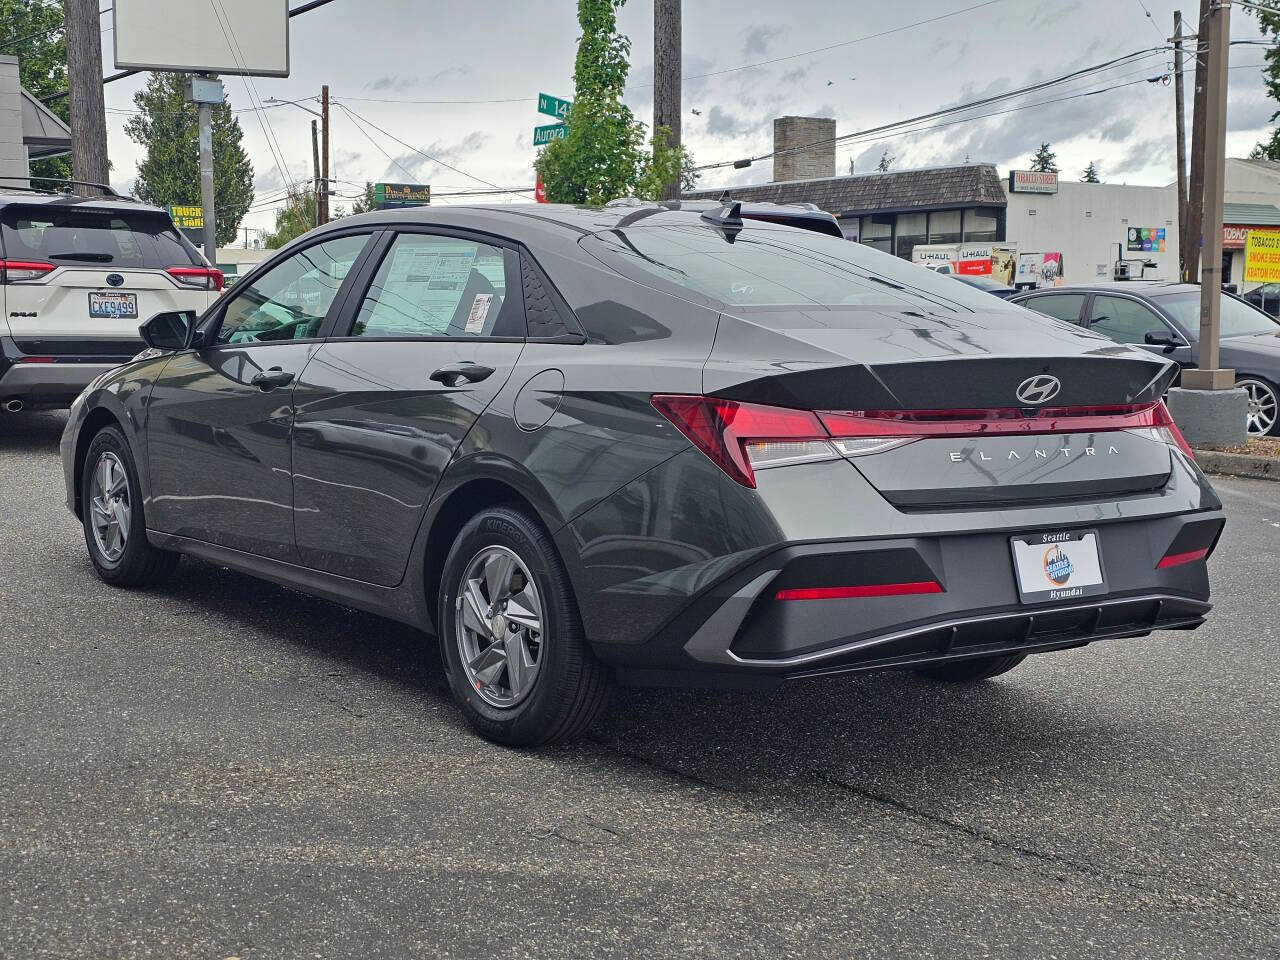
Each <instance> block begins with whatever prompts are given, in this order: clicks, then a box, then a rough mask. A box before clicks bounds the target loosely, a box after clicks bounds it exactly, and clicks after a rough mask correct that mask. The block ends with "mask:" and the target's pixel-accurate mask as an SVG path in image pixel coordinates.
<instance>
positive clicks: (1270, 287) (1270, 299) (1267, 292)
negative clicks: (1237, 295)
mask: <svg viewBox="0 0 1280 960" xmlns="http://www.w3.org/2000/svg"><path fill="white" fill-rule="evenodd" d="M1241 299H1242V300H1248V301H1249V302H1250V303H1252V304H1253V305H1254V306H1255V307H1257V308H1258V309H1259V310H1261V311H1262V312H1263V313H1265V314H1267V315H1268V316H1272V317H1274V316H1277V315H1280V283H1264V284H1262V286H1260V287H1254V288H1253V289H1252V290H1250V291H1249V292H1248V293H1245V294H1242V295H1241Z"/></svg>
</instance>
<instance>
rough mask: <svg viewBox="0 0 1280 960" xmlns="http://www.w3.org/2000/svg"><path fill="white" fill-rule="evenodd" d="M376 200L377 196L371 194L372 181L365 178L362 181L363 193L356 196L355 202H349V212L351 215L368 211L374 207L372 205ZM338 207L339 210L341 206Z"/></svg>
mask: <svg viewBox="0 0 1280 960" xmlns="http://www.w3.org/2000/svg"><path fill="white" fill-rule="evenodd" d="M377 202H378V201H377V198H376V197H375V196H374V194H373V181H372V180H366V181H365V182H364V193H362V194H361V195H360V196H359V197H357V198H356V200H355V202H354V203H352V204H351V213H352V215H355V214H358V213H368V212H369V211H370V210H372V209H373V208H374V205H375V204H376V203H377ZM338 209H339V210H341V209H342V208H341V207H339V208H338Z"/></svg>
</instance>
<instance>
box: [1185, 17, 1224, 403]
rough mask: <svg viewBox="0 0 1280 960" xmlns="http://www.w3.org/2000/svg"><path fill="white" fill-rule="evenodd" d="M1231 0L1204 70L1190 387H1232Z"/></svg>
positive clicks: (1217, 20) (1215, 26)
mask: <svg viewBox="0 0 1280 960" xmlns="http://www.w3.org/2000/svg"><path fill="white" fill-rule="evenodd" d="M1230 16H1231V3H1230V0H1213V2H1212V9H1211V12H1210V15H1209V45H1208V47H1209V48H1208V62H1207V64H1206V66H1207V69H1206V70H1205V73H1206V78H1207V80H1208V84H1207V87H1206V91H1205V106H1206V107H1207V111H1206V114H1205V137H1204V167H1203V168H1204V223H1203V226H1202V229H1203V231H1204V263H1203V265H1202V266H1201V274H1200V344H1199V354H1198V356H1197V358H1196V369H1194V370H1187V371H1185V372H1184V373H1183V374H1182V385H1183V386H1184V387H1186V388H1187V389H1190V390H1230V389H1232V388H1233V387H1234V386H1235V382H1236V375H1235V371H1234V370H1220V369H1218V361H1219V352H1218V321H1219V316H1220V314H1219V310H1220V308H1221V305H1222V197H1223V190H1224V183H1223V179H1224V172H1225V169H1226V153H1227V55H1228V52H1229V47H1228V43H1229V41H1230V31H1229V27H1230Z"/></svg>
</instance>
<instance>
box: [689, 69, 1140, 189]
mask: <svg viewBox="0 0 1280 960" xmlns="http://www.w3.org/2000/svg"><path fill="white" fill-rule="evenodd" d="M1164 49H1165V48H1163V47H1153V48H1148V49H1146V50H1137V51H1134V52H1133V53H1128V54H1125V55H1124V56H1122V57H1115V58H1113V59H1111V60H1106V61H1104V62H1102V63H1098V64H1094V65H1093V66H1090V67H1082V68H1080V69H1079V70H1073V71H1071V72H1070V73H1066V74H1063V75H1062V76H1060V77H1054V78H1053V79H1051V80H1042V81H1040V82H1039V83H1033V84H1029V85H1028V86H1025V87H1019V88H1018V89H1015V90H1008V91H1006V92H1004V93H999V94H995V95H993V96H990V97H983V98H981V99H979V100H971V101H970V102H968V103H962V104H957V105H955V106H952V107H944V108H942V109H939V110H934V111H931V112H929V113H923V114H920V115H919V116H916V117H910V118H909V119H906V120H898V121H895V122H894V123H887V124H882V125H881V126H878V127H871V128H869V129H866V130H859V131H857V132H855V133H849V134H845V135H843V136H839V137H829V138H827V139H826V140H818V141H815V142H814V143H809V144H805V145H803V146H799V147H791V148H788V149H786V150H773V151H770V152H769V153H764V154H760V155H759V156H754V157H750V158H748V159H749V161H750V163H755V162H757V161H760V160H768V159H769V158H771V157H775V156H785V155H787V154H791V153H799V152H800V151H803V150H809V149H812V148H813V147H820V146H826V145H827V144H829V143H842V142H844V141H846V140H851V139H853V138H854V137H860V136H864V135H867V134H873V133H886V132H888V131H891V130H893V129H895V128H897V127H902V126H907V125H910V124H914V123H919V122H921V121H924V120H932V119H935V118H937V117H943V116H947V115H949V114H953V113H963V112H964V111H966V110H972V109H974V108H976V107H983V106H987V105H989V104H992V103H998V102H1000V101H1001V100H1010V99H1012V98H1014V97H1020V96H1023V95H1025V94H1028V93H1034V92H1035V91H1037V90H1044V89H1046V88H1048V87H1053V86H1057V85H1059V84H1062V83H1068V82H1070V81H1072V80H1078V79H1079V78H1081V77H1084V76H1088V75H1089V74H1092V73H1099V72H1101V71H1103V70H1108V69H1111V68H1112V67H1115V66H1119V65H1120V64H1122V63H1128V62H1131V61H1135V60H1137V59H1139V58H1142V57H1149V56H1150V55H1151V54H1153V53H1159V52H1163V51H1164ZM734 164H742V161H741V160H722V161H720V162H718V163H708V164H703V165H702V166H700V167H695V168H694V169H695V170H716V169H719V168H721V167H732V166H734Z"/></svg>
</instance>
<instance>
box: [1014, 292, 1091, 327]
mask: <svg viewBox="0 0 1280 960" xmlns="http://www.w3.org/2000/svg"><path fill="white" fill-rule="evenodd" d="M1022 306H1024V307H1026V308H1027V309H1028V310H1034V311H1035V312H1036V313H1043V314H1044V315H1045V316H1046V317H1054V318H1056V319H1058V320H1065V321H1067V323H1076V324H1078V323H1079V322H1080V310H1081V308H1082V307H1083V306H1084V294H1083V293H1050V294H1046V295H1045V296H1043V297H1032V298H1031V299H1030V300H1023V301H1022Z"/></svg>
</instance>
